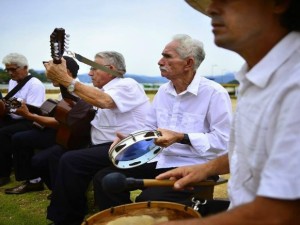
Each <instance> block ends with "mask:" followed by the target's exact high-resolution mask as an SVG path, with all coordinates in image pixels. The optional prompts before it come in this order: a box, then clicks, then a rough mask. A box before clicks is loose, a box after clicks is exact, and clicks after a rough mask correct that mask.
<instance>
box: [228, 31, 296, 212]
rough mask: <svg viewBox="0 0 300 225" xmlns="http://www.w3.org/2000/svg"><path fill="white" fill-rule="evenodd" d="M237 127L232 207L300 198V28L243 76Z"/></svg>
mask: <svg viewBox="0 0 300 225" xmlns="http://www.w3.org/2000/svg"><path fill="white" fill-rule="evenodd" d="M237 79H238V80H239V81H240V90H239V95H240V96H239V99H238V104H237V109H236V113H235V117H234V121H233V128H232V131H231V139H230V145H229V159H230V172H231V178H230V181H229V184H228V188H229V194H230V200H231V207H235V206H237V205H240V204H243V203H247V202H250V201H252V200H253V199H254V198H255V197H256V196H264V197H270V198H276V199H299V198H300V179H299V177H300V136H299V135H300V33H298V32H291V33H290V34H288V35H287V36H286V37H285V38H284V39H282V40H281V41H280V42H279V43H278V44H277V45H276V46H275V47H274V48H273V49H272V50H271V51H270V52H269V53H268V54H267V55H266V56H265V57H264V58H263V59H262V60H261V61H260V62H259V63H258V64H257V65H256V66H255V67H253V68H252V69H251V70H250V71H247V67H246V66H244V67H243V68H242V70H241V71H240V73H239V74H238V75H237Z"/></svg>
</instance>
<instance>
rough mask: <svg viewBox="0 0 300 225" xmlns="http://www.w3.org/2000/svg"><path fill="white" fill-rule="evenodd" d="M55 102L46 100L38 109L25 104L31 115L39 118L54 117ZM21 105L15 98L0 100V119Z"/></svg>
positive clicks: (19, 100)
mask: <svg viewBox="0 0 300 225" xmlns="http://www.w3.org/2000/svg"><path fill="white" fill-rule="evenodd" d="M57 102H58V101H57V100H53V99H47V100H46V101H45V102H44V103H43V104H42V105H41V106H40V107H37V106H34V105H30V104H26V106H27V108H28V110H29V111H30V112H31V113H34V114H38V115H41V116H54V112H55V108H56V105H57ZM21 105H22V100H21V99H19V98H16V97H11V98H10V99H8V100H5V99H1V100H0V117H3V116H4V115H6V114H7V113H10V112H12V111H14V110H16V109H18V108H19V107H21Z"/></svg>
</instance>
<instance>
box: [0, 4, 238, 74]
mask: <svg viewBox="0 0 300 225" xmlns="http://www.w3.org/2000/svg"><path fill="white" fill-rule="evenodd" d="M0 8H1V13H0V32H1V34H0V40H1V44H0V59H1V65H0V67H1V68H4V65H3V64H2V59H3V57H4V56H5V55H7V54H9V53H12V52H18V53H21V54H23V55H25V56H26V57H27V59H28V61H29V68H31V69H35V70H43V69H44V67H43V64H42V61H46V60H50V59H51V55H50V34H51V33H52V32H53V30H54V28H64V29H65V30H66V33H67V34H69V35H70V37H69V42H68V45H69V50H70V51H72V52H76V53H78V54H80V55H82V56H84V57H87V58H89V59H91V60H93V59H94V55H95V54H96V53H97V52H100V51H108V50H113V51H118V52H120V53H122V54H123V55H124V57H125V61H126V66H127V73H128V74H138V75H147V76H159V75H160V71H159V69H158V65H157V62H158V61H159V59H160V58H161V52H162V51H163V49H164V47H165V45H166V44H168V43H169V42H170V41H171V39H172V37H173V36H174V35H175V34H188V35H190V36H191V37H192V38H195V39H198V40H200V41H202V42H203V44H204V49H205V52H206V58H205V60H204V61H203V63H202V64H201V65H200V67H199V69H198V71H199V73H200V74H202V75H204V76H206V75H222V74H225V73H229V72H233V73H234V72H236V71H238V70H239V68H240V67H241V65H242V64H243V62H244V60H243V59H242V58H241V57H240V56H239V55H237V54H236V53H233V52H231V51H228V50H225V49H222V48H219V47H217V46H215V44H214V37H213V34H212V32H211V26H210V19H209V18H208V17H207V16H205V15H203V14H201V13H199V12H198V11H196V10H194V9H193V8H192V7H190V6H189V5H188V4H187V3H186V2H185V1H184V0H51V1H50V0H25V1H20V0H0ZM78 63H79V65H80V70H79V74H81V73H88V71H89V66H87V65H85V64H83V63H80V62H78Z"/></svg>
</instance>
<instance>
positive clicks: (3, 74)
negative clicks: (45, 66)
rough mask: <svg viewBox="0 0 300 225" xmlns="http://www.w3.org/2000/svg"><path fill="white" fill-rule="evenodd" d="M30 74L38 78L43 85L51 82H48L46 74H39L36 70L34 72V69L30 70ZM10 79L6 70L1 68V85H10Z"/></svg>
mask: <svg viewBox="0 0 300 225" xmlns="http://www.w3.org/2000/svg"><path fill="white" fill-rule="evenodd" d="M29 73H30V74H31V75H32V76H34V77H36V78H38V79H39V80H40V81H42V82H43V83H45V82H49V80H48V79H47V77H46V74H45V72H37V71H35V70H33V69H30V70H29ZM9 79H10V76H9V74H8V73H6V72H5V71H4V69H1V68H0V84H8V81H9Z"/></svg>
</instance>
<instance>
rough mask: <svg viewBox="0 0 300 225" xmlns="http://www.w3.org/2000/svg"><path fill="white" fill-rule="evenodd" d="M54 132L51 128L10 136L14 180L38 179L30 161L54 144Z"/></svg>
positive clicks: (33, 129)
mask: <svg viewBox="0 0 300 225" xmlns="http://www.w3.org/2000/svg"><path fill="white" fill-rule="evenodd" d="M55 137H56V130H55V129H52V128H44V129H39V128H32V129H30V130H26V131H22V132H18V133H16V134H14V135H13V136H12V146H13V166H14V172H15V177H16V180H18V181H23V180H30V179H34V178H37V177H39V173H38V170H36V169H34V168H33V167H32V164H31V159H32V157H33V156H34V154H35V153H36V152H38V151H42V150H43V149H45V148H48V147H50V146H52V145H54V144H55Z"/></svg>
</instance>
